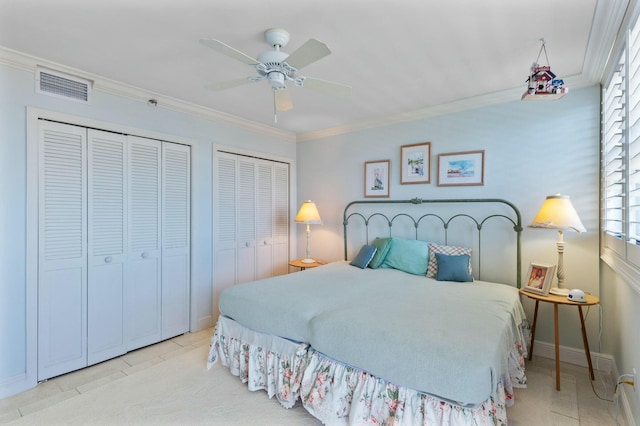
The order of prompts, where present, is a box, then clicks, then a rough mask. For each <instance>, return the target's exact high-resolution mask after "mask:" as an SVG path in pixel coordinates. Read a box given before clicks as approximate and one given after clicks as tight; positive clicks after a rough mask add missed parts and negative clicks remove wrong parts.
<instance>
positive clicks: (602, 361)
mask: <svg viewBox="0 0 640 426" xmlns="http://www.w3.org/2000/svg"><path fill="white" fill-rule="evenodd" d="M555 348H556V347H555V345H553V344H552V343H547V342H540V341H538V340H536V341H535V343H534V345H533V354H534V355H536V356H541V357H543V358H550V359H555V358H556V349H555ZM560 361H562V362H568V363H569V364H573V365H579V366H581V367H588V366H589V364H588V363H587V356H586V355H585V353H584V349H575V348H570V347H567V346H562V345H561V346H560ZM591 363H592V364H593V369H594V370H598V371H602V372H605V373H611V372H612V371H613V357H612V356H611V355H606V354H601V353H598V352H591Z"/></svg>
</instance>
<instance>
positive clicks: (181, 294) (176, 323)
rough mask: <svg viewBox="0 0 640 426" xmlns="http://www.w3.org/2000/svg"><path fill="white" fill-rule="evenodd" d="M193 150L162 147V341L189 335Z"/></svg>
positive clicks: (163, 145) (179, 146) (168, 144)
mask: <svg viewBox="0 0 640 426" xmlns="http://www.w3.org/2000/svg"><path fill="white" fill-rule="evenodd" d="M190 152H191V149H190V147H189V146H185V145H178V144H174V143H167V142H163V144H162V339H163V340H164V339H168V338H170V337H173V336H177V335H178V334H182V333H184V332H186V331H189V289H190V285H189V283H190V268H189V266H190V264H191V260H190V246H191V243H190V234H191V232H190V221H189V218H190V216H191V210H190V206H191V200H190V188H191V154H190Z"/></svg>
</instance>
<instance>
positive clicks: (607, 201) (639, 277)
mask: <svg viewBox="0 0 640 426" xmlns="http://www.w3.org/2000/svg"><path fill="white" fill-rule="evenodd" d="M638 51H640V7H638V8H636V10H635V11H634V13H632V14H631V16H630V19H628V20H627V21H626V22H625V24H624V25H623V26H622V29H621V32H620V34H619V45H618V46H617V49H614V50H613V51H612V55H611V61H610V63H609V65H608V73H607V75H606V78H604V79H603V84H602V87H601V104H600V105H601V135H600V138H601V159H600V177H601V187H600V192H601V194H600V198H601V220H600V234H601V250H600V252H601V259H602V260H603V261H604V262H605V263H607V264H608V265H609V266H610V267H611V268H612V269H613V270H614V271H615V272H616V273H618V274H620V275H621V276H622V277H623V278H624V279H625V281H627V282H628V283H629V285H631V286H632V287H633V288H634V289H635V290H636V291H637V292H638V293H640V231H639V230H638V227H639V226H640V225H639V224H638V222H639V219H633V217H636V218H638V217H639V216H640V194H638V193H639V192H640V191H638V188H640V184H639V182H640V179H639V178H638V173H639V172H640V155H638V150H639V147H640V53H638ZM620 79H622V81H621V83H622V84H621V86H620V87H618V88H616V85H617V84H620V81H619V80H620ZM616 90H620V91H621V92H622V93H621V97H620V99H619V101H620V102H617V101H615V99H616V96H617V94H616V93H615V92H616ZM612 92H613V93H612ZM617 103H618V104H619V107H620V108H619V109H618V108H616V104H617ZM618 110H619V114H618V112H617V111H618ZM616 123H618V124H621V126H620V129H619V130H620V133H621V134H620V137H619V138H618V137H617V133H616V132H615V131H612V129H616V126H617V125H618V124H616ZM618 139H619V141H618ZM616 142H619V143H620V145H619V146H617V145H616ZM618 148H619V151H620V152H619V155H620V156H619V157H613V158H614V160H621V161H618V162H616V161H612V153H614V152H616V151H617V150H618ZM614 163H616V164H618V165H617V166H614V165H613V164H614ZM614 176H615V177H616V178H615V179H614V178H613V177H614ZM632 184H633V185H635V186H634V187H632ZM632 192H634V193H635V195H633V196H632V195H631V193H632ZM612 193H613V194H614V196H611V195H612ZM634 197H635V199H634V200H632V198H634ZM616 200H621V201H622V202H620V201H616ZM618 221H621V227H616V226H615V223H616V222H618Z"/></svg>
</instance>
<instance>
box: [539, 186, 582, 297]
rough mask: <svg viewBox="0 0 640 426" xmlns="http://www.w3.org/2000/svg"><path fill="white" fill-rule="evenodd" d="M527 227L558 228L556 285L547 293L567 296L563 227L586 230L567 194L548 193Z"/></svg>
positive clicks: (578, 230)
mask: <svg viewBox="0 0 640 426" xmlns="http://www.w3.org/2000/svg"><path fill="white" fill-rule="evenodd" d="M529 228H543V229H557V230H558V242H557V243H556V246H557V247H558V270H557V274H556V275H557V277H558V286H557V287H553V288H552V289H551V290H549V293H551V294H555V295H558V296H567V295H568V294H569V289H568V288H565V287H564V264H563V259H562V257H563V253H564V240H563V237H562V234H563V231H564V230H565V229H573V230H574V231H576V232H577V233H580V232H586V231H587V230H586V229H585V227H584V225H583V224H582V222H581V221H580V218H579V217H578V213H577V212H576V209H574V208H573V204H571V200H570V199H569V196H568V195H560V194H556V195H550V196H548V197H547V199H546V200H545V202H544V203H543V204H542V207H540V210H539V211H538V214H537V215H536V217H535V218H534V219H533V222H531V225H529Z"/></svg>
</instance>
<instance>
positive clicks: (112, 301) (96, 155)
mask: <svg viewBox="0 0 640 426" xmlns="http://www.w3.org/2000/svg"><path fill="white" fill-rule="evenodd" d="M87 132H88V134H87V135H88V155H87V157H88V213H89V214H88V216H87V221H88V230H89V232H88V237H89V249H88V251H89V253H88V267H89V273H88V294H87V297H88V313H87V319H88V324H87V326H88V364H89V365H92V364H96V363H98V362H101V361H104V360H107V359H110V358H113V357H116V356H118V355H121V354H123V353H125V352H126V351H127V342H126V328H125V322H124V321H125V318H124V300H125V299H124V298H125V295H124V291H125V285H126V282H127V280H126V273H127V271H126V269H127V256H126V253H127V244H126V232H127V226H126V224H127V214H126V212H127V197H126V180H127V176H126V170H127V161H126V155H127V149H126V147H127V137H126V136H125V135H121V134H117V133H112V132H104V131H99V130H93V129H89V130H88V131H87Z"/></svg>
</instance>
